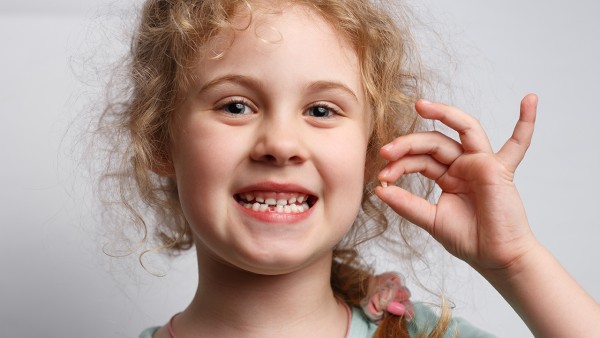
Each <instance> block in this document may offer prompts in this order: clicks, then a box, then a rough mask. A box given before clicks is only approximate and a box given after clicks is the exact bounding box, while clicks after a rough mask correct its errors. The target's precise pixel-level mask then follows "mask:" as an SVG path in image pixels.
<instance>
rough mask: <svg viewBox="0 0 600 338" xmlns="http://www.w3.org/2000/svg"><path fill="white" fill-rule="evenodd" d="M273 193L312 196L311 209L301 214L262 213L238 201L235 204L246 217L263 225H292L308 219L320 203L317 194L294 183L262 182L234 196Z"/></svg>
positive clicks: (245, 188) (244, 188) (241, 190)
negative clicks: (315, 205) (259, 192)
mask: <svg viewBox="0 0 600 338" xmlns="http://www.w3.org/2000/svg"><path fill="white" fill-rule="evenodd" d="M256 191H262V192H272V193H284V194H285V193H300V194H305V195H308V196H310V198H311V199H312V200H313V203H311V207H310V208H309V209H308V210H306V211H304V212H299V213H281V212H274V211H271V212H260V211H254V210H252V209H248V208H245V207H243V206H242V205H240V204H239V203H238V202H237V201H235V204H236V205H237V207H238V210H240V212H242V213H243V214H244V215H246V216H248V217H250V218H252V219H255V220H257V221H259V222H261V223H278V224H292V223H297V222H300V221H303V220H305V219H307V218H308V217H309V216H310V215H311V214H312V211H313V207H314V204H315V203H316V201H318V198H317V197H316V194H315V193H314V192H312V191H311V190H309V189H307V188H305V187H303V186H301V185H298V184H294V183H277V182H261V183H257V184H252V185H248V186H245V187H243V188H242V189H240V190H239V191H237V192H236V193H235V194H234V195H233V196H234V197H235V196H237V195H239V194H244V193H250V192H256Z"/></svg>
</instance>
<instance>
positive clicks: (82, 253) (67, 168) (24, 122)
mask: <svg viewBox="0 0 600 338" xmlns="http://www.w3.org/2000/svg"><path fill="white" fill-rule="evenodd" d="M117 3H118V6H120V7H125V8H126V7H127V6H128V5H127V3H128V2H126V1H120V2H116V1H115V4H117ZM115 4H112V5H111V4H110V2H109V1H108V0H96V1H88V2H82V1H75V0H73V1H70V2H69V1H64V2H63V3H62V4H61V2H60V1H52V2H42V1H34V0H29V1H20V2H18V3H16V2H13V1H11V2H10V3H9V1H8V0H1V1H0V42H1V44H0V46H1V47H0V49H1V50H2V52H1V53H0V76H1V77H0V114H1V117H2V119H1V122H0V144H1V145H2V148H1V149H2V156H0V158H1V165H0V186H1V187H2V189H1V190H0V225H1V228H0V229H1V230H2V232H1V234H0V328H1V330H2V331H0V332H1V333H0V335H1V336H3V337H41V336H47V337H91V338H94V337H98V338H100V337H137V334H138V333H139V331H141V330H142V329H143V328H144V327H147V326H150V325H157V324H162V323H163V322H164V321H165V320H167V318H169V317H170V316H171V315H172V314H173V313H175V312H177V311H179V310H181V309H182V308H183V307H184V306H185V305H186V302H187V301H188V300H189V299H190V297H191V294H192V293H193V291H194V286H195V281H196V276H195V274H196V272H195V267H194V257H193V256H191V255H188V256H184V257H181V258H179V259H178V261H177V262H176V263H175V264H174V265H173V267H172V268H171V269H170V270H168V275H167V277H164V278H157V277H153V276H150V275H148V274H147V273H146V272H144V270H143V269H141V268H140V267H139V266H137V265H136V262H135V258H133V259H125V260H119V259H110V258H108V257H106V256H105V255H104V254H103V253H102V252H101V250H100V247H101V245H102V240H101V238H99V237H98V236H97V234H96V230H95V229H97V228H98V227H100V225H99V224H98V222H97V221H96V218H94V217H92V215H94V214H96V215H97V212H96V211H94V210H93V207H91V205H92V204H91V202H90V199H89V192H90V190H91V189H90V187H89V183H88V182H86V181H85V179H84V178H82V177H81V168H80V167H79V166H78V165H77V163H75V161H74V160H76V156H74V155H73V154H72V152H73V149H74V147H73V145H74V144H75V143H76V139H74V136H75V135H76V132H73V130H74V129H75V130H76V129H77V128H78V125H77V124H75V125H73V126H71V128H70V129H69V126H70V125H71V123H72V122H73V121H74V119H75V117H76V116H77V115H78V114H80V113H81V111H84V110H86V109H87V108H85V107H86V106H87V105H89V104H90V97H97V93H98V91H99V90H101V88H100V87H101V86H100V85H99V83H97V80H95V76H96V74H95V73H93V72H92V71H90V72H89V73H87V74H86V66H87V63H86V58H87V57H89V56H91V55H92V54H94V53H99V52H103V53H106V54H107V55H110V54H114V53H116V52H118V50H116V49H115V50H112V49H110V48H108V49H106V48H104V47H106V46H112V45H111V44H107V41H112V40H111V39H112V37H111V34H113V33H114V31H112V30H110V29H109V27H113V23H114V24H115V25H120V20H119V19H114V18H112V17H111V15H110V14H107V13H118V10H115V9H108V8H109V6H113V7H112V8H114V6H115ZM418 6H419V7H418V11H421V12H423V13H424V17H425V18H426V19H425V20H424V21H425V24H426V25H428V26H430V27H433V28H434V29H435V30H437V31H438V32H439V33H440V34H441V37H440V39H441V41H444V43H445V44H446V47H441V48H439V47H438V46H436V45H435V44H436V41H435V40H432V42H431V45H429V48H426V49H425V51H426V52H427V51H428V50H429V52H435V51H437V52H440V51H442V52H448V53H449V54H450V55H451V56H452V57H453V61H452V62H447V63H446V64H444V63H440V65H442V66H440V68H441V69H440V71H442V73H445V74H448V79H449V81H450V82H451V86H452V88H453V95H452V96H451V99H452V101H451V102H450V103H453V104H456V105H458V106H460V107H461V108H463V109H465V110H467V111H469V112H471V113H473V114H474V115H475V116H477V117H478V118H480V120H481V121H482V123H483V124H484V126H485V127H486V128H487V130H488V132H489V136H490V137H491V139H492V141H493V144H494V145H495V146H496V148H497V147H498V146H500V145H501V144H502V142H503V140H504V139H505V138H506V137H508V136H509V135H510V132H511V130H512V126H513V124H514V122H515V121H516V118H517V114H518V105H519V100H520V99H521V97H523V96H524V95H525V94H527V93H528V92H536V93H538V94H539V96H540V104H539V117H538V124H537V129H536V134H535V136H534V142H533V146H532V148H531V149H530V151H529V153H528V156H527V158H526V160H525V162H524V163H523V165H522V167H521V168H520V170H519V172H518V175H517V182H518V186H519V188H520V191H521V194H522V197H523V200H524V202H525V205H526V207H527V210H528V215H529V218H530V222H531V225H532V227H533V230H534V232H535V233H536V235H537V236H538V238H539V239H540V240H541V241H542V242H543V243H544V244H545V245H546V246H547V247H548V248H549V249H550V250H551V251H552V252H553V253H554V254H555V255H556V256H557V257H558V259H559V260H560V261H561V262H562V263H563V264H564V265H565V266H566V267H567V269H568V270H569V271H570V272H571V273H572V274H573V275H574V276H575V278H576V279H577V280H578V281H579V282H580V283H581V284H582V285H583V286H584V288H586V289H587V290H588V291H589V292H590V293H591V294H592V296H593V297H594V298H595V299H596V300H597V301H598V300H600V267H599V263H598V261H599V260H600V249H599V248H598V243H599V242H600V220H599V218H598V213H597V211H598V202H600V200H599V198H598V197H597V196H598V192H599V191H600V180H598V179H597V177H598V173H600V156H599V155H600V150H599V149H598V147H599V146H600V133H599V132H598V130H597V129H598V125H599V124H600V108H598V104H597V101H598V96H599V94H598V93H599V92H600V85H599V84H598V78H600V64H599V61H598V60H600V21H599V20H598V17H600V4H598V3H595V2H592V1H583V0H578V1H571V2H569V3H568V4H567V2H566V1H557V2H547V1H541V0H537V1H516V0H508V1H502V2H487V1H486V2H483V1H480V2H477V1H465V0H455V1H451V2H450V1H439V0H428V1H425V2H420V3H419V5H418ZM113 19H114V20H113ZM99 27H102V28H99ZM117 31H118V30H117ZM107 36H108V37H107ZM96 39H100V40H101V41H103V43H104V44H105V45H103V46H104V47H103V48H101V49H99V50H98V49H97V47H95V46H97V42H96V41H97V40H96ZM438 42H439V41H438ZM115 46H118V44H115ZM442 54H443V53H442ZM442 54H440V53H438V54H437V56H436V57H435V58H434V59H439V57H440V55H442ZM90 64H92V65H93V62H91V61H90ZM450 65H451V66H450ZM449 66H450V67H449ZM74 73H75V74H78V75H77V76H75V75H74ZM82 74H83V75H82ZM82 80H85V81H86V83H85V84H84V83H82ZM447 275H448V276H447V285H446V289H447V292H448V294H449V296H450V297H451V298H452V299H453V300H454V301H455V303H456V306H457V308H456V310H455V313H456V314H458V315H461V316H464V317H467V318H468V319H469V320H470V321H472V322H473V323H474V324H475V325H477V326H480V327H482V328H484V329H486V330H488V331H491V332H494V333H496V334H497V335H499V336H501V337H528V336H531V334H530V333H528V331H527V329H526V327H525V326H524V325H523V324H522V322H521V321H520V320H519V318H518V317H517V316H516V315H515V314H514V312H513V311H512V310H511V309H510V307H509V306H508V305H507V304H506V302H505V301H504V300H503V299H502V298H501V297H500V296H499V295H498V294H497V293H496V292H495V291H494V290H493V289H492V288H491V287H490V286H489V285H488V284H487V282H485V281H484V280H483V279H481V278H480V277H479V276H478V275H477V274H475V273H473V272H471V271H470V270H469V269H468V268H466V267H465V266H464V264H461V263H456V265H455V267H453V268H452V269H451V271H450V272H449V273H447ZM532 287H535V286H532ZM548 297H553V295H548ZM564 311H569V309H564Z"/></svg>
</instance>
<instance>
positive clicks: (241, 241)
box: [171, 6, 369, 274]
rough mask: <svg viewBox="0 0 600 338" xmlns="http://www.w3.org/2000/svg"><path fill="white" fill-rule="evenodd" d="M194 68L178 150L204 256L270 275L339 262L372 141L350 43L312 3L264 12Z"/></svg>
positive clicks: (182, 193)
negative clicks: (336, 256)
mask: <svg viewBox="0 0 600 338" xmlns="http://www.w3.org/2000/svg"><path fill="white" fill-rule="evenodd" d="M236 20H237V21H238V22H237V23H238V24H239V26H241V27H244V24H245V23H247V22H248V18H247V17H240V18H238V19H236ZM234 26H238V25H237V24H236V21H235V20H234ZM221 38H222V37H221ZM192 71H193V72H194V75H195V77H196V82H195V87H194V88H193V89H192V90H191V91H190V92H189V95H188V96H187V97H186V99H185V102H184V104H183V105H182V107H181V108H180V109H179V111H178V113H177V114H176V116H175V117H174V119H173V127H174V129H173V130H174V136H173V142H172V147H171V152H172V159H173V165H174V168H175V176H176V180H177V186H178V189H179V197H180V201H181V204H182V207H183V211H184V214H185V216H186V218H187V220H188V222H189V224H190V226H191V229H192V232H193V234H194V238H195V243H196V245H197V246H198V250H199V252H200V254H203V255H205V256H208V257H209V258H212V259H216V260H218V261H220V262H224V263H227V264H230V265H233V266H236V267H238V268H241V269H244V270H247V271H251V272H254V273H261V274H279V273H286V272H291V271H295V270H298V269H301V268H303V267H306V266H309V265H311V264H314V263H316V262H325V260H331V253H332V249H333V247H334V246H335V245H336V243H338V242H339V241H340V239H341V238H342V237H343V235H344V234H345V233H346V232H347V231H348V229H349V228H350V226H351V225H352V223H353V221H354V220H355V218H356V215H357V213H358V210H359V207H360V202H361V195H362V190H363V184H364V177H363V175H364V167H365V154H366V149H367V142H368V137H369V117H368V114H367V112H368V105H367V104H366V98H365V95H364V90H363V87H362V81H361V74H360V69H359V63H358V58H357V55H356V53H355V52H354V51H353V49H352V48H351V46H350V45H349V44H348V43H347V42H346V41H345V40H344V39H342V38H341V37H340V36H339V35H338V34H336V32H335V31H334V30H333V29H332V27H331V26H330V25H329V24H328V23H327V22H326V21H324V20H323V19H322V18H320V17H319V16H318V15H316V14H315V13H313V12H310V11H309V10H307V9H305V8H303V7H298V6H294V7H290V8H285V9H284V10H283V12H282V13H279V14H266V13H263V12H261V11H260V10H256V11H255V12H254V14H253V20H252V24H251V25H250V27H248V28H247V29H245V30H243V31H236V33H235V40H234V42H233V44H232V45H231V47H230V48H228V49H227V50H226V53H225V54H224V57H222V58H220V59H210V58H199V61H198V62H197V64H196V65H195V68H194V69H193V70H192ZM276 205H279V206H276Z"/></svg>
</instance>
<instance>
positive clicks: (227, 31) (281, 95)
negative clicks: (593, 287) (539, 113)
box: [101, 0, 600, 338]
mask: <svg viewBox="0 0 600 338" xmlns="http://www.w3.org/2000/svg"><path fill="white" fill-rule="evenodd" d="M386 13H388V10H386V9H385V8H383V7H381V8H379V7H377V5H375V4H373V3H371V2H370V1H364V0H319V1H316V0H297V1H285V0H281V1H275V0H273V1H269V0H247V1H244V0H239V1H236V0H230V1H227V0H196V1H191V0H162V1H161V0H150V1H147V3H146V4H145V6H144V9H143V15H142V17H141V22H140V27H139V30H138V31H137V34H136V35H135V38H134V41H133V44H132V60H131V65H130V66H131V81H132V87H131V90H130V91H129V95H130V96H129V97H128V99H127V100H126V102H124V104H121V105H113V106H112V107H111V109H109V110H107V112H106V113H105V115H104V116H103V119H102V121H101V123H102V126H103V127H105V126H111V127H113V128H112V129H110V130H111V132H113V133H116V134H118V135H120V136H123V135H125V140H126V146H125V149H124V151H123V139H122V138H118V139H117V138H116V139H115V140H118V144H116V145H115V147H116V148H115V151H121V155H122V159H123V164H124V167H123V168H122V170H121V171H119V172H111V173H109V174H108V175H106V176H105V177H106V178H109V179H110V178H113V179H114V178H116V179H117V181H118V183H119V186H118V189H119V191H120V193H121V196H122V200H123V203H125V205H126V207H127V208H128V209H129V210H130V211H131V213H132V215H133V216H134V217H133V219H134V220H136V221H135V222H134V225H136V226H138V227H140V229H141V230H140V231H141V232H142V233H144V234H146V233H147V232H150V233H153V234H155V235H156V238H157V240H158V241H159V244H158V245H157V247H156V248H158V249H161V250H164V251H166V252H173V253H176V252H178V251H181V250H185V249H189V248H191V247H192V246H193V247H195V249H196V252H197V259H198V269H199V283H198V288H197V292H196V295H195V296H194V298H193V299H192V300H191V302H190V304H189V306H188V307H187V308H185V309H182V311H181V312H180V313H177V314H174V315H173V317H172V318H171V319H170V320H168V321H167V323H166V324H165V325H164V326H162V327H155V328H150V329H148V330H146V331H144V332H143V333H142V334H141V335H140V337H156V338H160V337H173V338H174V337H179V338H181V337H306V336H307V335H310V336H312V337H409V336H418V335H425V336H430V337H444V336H446V337H452V336H461V337H475V336H476V337H483V336H488V335H487V334H486V333H484V332H481V331H480V330H477V329H475V328H473V327H472V326H470V325H469V324H467V323H466V322H464V321H461V320H459V319H452V318H451V316H450V313H449V310H448V309H447V308H446V307H442V312H441V314H440V315H439V316H436V315H434V312H433V311H432V310H431V309H429V308H428V307H427V306H425V305H423V304H420V303H418V302H413V301H412V300H411V299H410V293H409V292H408V289H407V288H406V287H405V286H404V285H403V284H402V279H401V277H400V276H399V275H397V274H395V273H386V274H382V275H377V276H375V275H373V273H372V269H371V268H370V267H368V266H365V265H364V264H363V261H362V260H361V256H360V253H359V251H358V250H357V245H359V244H361V243H363V242H365V241H367V240H369V239H372V238H375V237H380V236H384V237H386V236H388V237H389V236H397V234H398V232H397V231H395V230H396V229H398V227H400V229H410V226H409V225H408V224H405V223H403V222H400V217H399V216H401V217H402V218H403V219H406V220H408V221H410V222H412V223H414V224H416V225H418V226H420V227H421V228H423V229H425V230H426V231H427V232H429V233H430V234H431V235H432V236H433V237H434V238H435V239H436V240H438V241H439V242H440V243H442V245H443V246H444V247H445V248H446V249H447V250H448V251H449V252H451V253H452V254H454V255H455V256H457V257H459V258H461V259H463V260H464V261H466V262H467V263H469V264H470V265H471V266H472V267H473V268H474V269H476V270H477V271H478V272H479V273H481V274H482V275H483V276H484V277H485V278H486V279H487V280H488V281H489V282H490V283H491V284H492V285H493V286H494V287H495V288H496V289H497V290H498V291H499V292H500V293H501V294H502V296H503V297H504V298H505V299H506V300H507V301H508V302H509V303H510V304H511V305H512V306H513V307H514V309H515V310H516V311H517V312H518V313H519V315H520V316H521V317H522V318H523V320H524V321H525V323H526V324H527V325H528V326H529V328H530V329H531V330H532V332H533V333H534V335H536V336H542V337H567V336H568V337H590V336H594V335H598V334H600V324H599V323H600V322H599V319H600V307H599V306H598V304H597V303H596V302H595V301H594V300H593V299H592V298H591V297H589V296H588V295H587V294H586V293H585V291H583V290H582V289H581V288H580V287H579V286H578V285H577V283H576V282H575V281H574V280H573V279H572V278H571V277H570V276H569V275H568V273H567V272H565V271H564V270H563V269H562V268H561V267H560V265H559V264H558V263H557V261H556V260H555V259H554V258H553V257H552V256H551V255H550V254H549V253H548V252H547V251H546V250H545V249H544V248H543V247H542V246H541V245H540V243H538V242H537V241H536V239H535V237H534V236H533V234H532V233H531V231H530V230H529V226H528V223H527V218H526V215H525V212H524V210H523V205H522V203H521V201H520V199H519V195H518V192H517V190H516V188H515V186H514V184H513V182H512V181H513V176H514V172H515V170H516V168H517V166H518V164H519V162H520V161H521V160H522V158H523V156H524V154H525V151H526V149H527V147H528V145H529V142H530V140H531V137H532V133H533V124H534V120H535V110H536V104H537V97H536V96H535V95H528V96H526V97H525V98H524V99H523V101H522V103H521V114H520V118H519V121H518V123H517V125H516V127H515V130H514V133H513V135H512V137H511V138H510V139H509V140H508V141H507V142H506V144H505V145H504V146H503V147H502V149H501V150H500V151H498V152H497V153H494V152H493V151H492V149H491V147H490V144H489V142H488V139H487V137H486V135H485V133H484V132H483V130H482V128H481V126H480V125H479V124H478V122H477V121H476V120H475V119H473V118H472V117H470V116H469V115H467V114H466V113H464V112H462V111H460V110H458V109H456V108H453V107H449V106H445V105H443V104H439V103H432V102H428V101H425V100H422V99H420V97H421V91H420V87H421V77H420V75H419V73H418V72H416V71H415V69H418V64H415V63H414V59H413V56H412V55H411V54H410V51H411V44H410V41H411V40H410V39H411V37H410V35H409V34H408V31H407V30H402V29H400V28H399V27H398V26H397V25H396V22H395V21H394V20H395V19H393V18H392V16H391V15H388V14H386ZM421 118H424V119H429V120H436V121H440V122H441V123H443V124H445V125H446V126H448V127H449V128H451V129H453V130H455V131H456V132H458V135H459V139H460V140H459V141H455V140H453V139H451V138H449V137H446V136H444V135H442V134H441V133H438V132H435V131H430V132H424V131H422V120H421ZM413 173H420V174H421V175H422V176H424V177H426V178H428V179H430V180H432V181H434V182H435V183H436V184H437V185H438V186H439V187H440V189H441V191H442V192H441V195H440V196H439V198H438V200H437V202H436V204H430V203H429V202H428V201H427V199H426V197H427V196H428V195H429V193H430V192H431V191H430V189H424V191H422V192H421V193H422V194H421V195H420V196H419V195H417V194H416V193H418V191H416V190H415V189H411V188H414V186H415V184H414V182H411V181H410V180H408V179H407V178H406V177H412V175H410V176H406V175H407V174H413ZM132 192H134V193H136V194H137V196H138V197H139V200H140V201H141V202H143V203H142V204H141V205H140V204H139V203H137V201H136V200H131V198H132V197H131V196H132V194H131V193H132ZM134 196H135V195H134ZM388 206H389V207H391V209H392V210H393V211H394V212H395V213H393V212H391V211H390V210H389V209H388ZM396 213H397V214H396ZM398 215H399V216H398ZM401 234H402V238H403V239H404V238H406V237H407V236H406V235H405V234H406V232H404V230H401ZM390 239H391V240H390V242H389V243H398V242H399V241H400V238H390ZM394 240H395V241H394ZM396 245H410V243H406V244H396ZM150 249H151V250H152V247H151V248H150ZM390 249H392V251H393V249H394V248H390ZM399 259H400V258H399ZM549 295H552V296H549Z"/></svg>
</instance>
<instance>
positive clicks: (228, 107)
mask: <svg viewBox="0 0 600 338" xmlns="http://www.w3.org/2000/svg"><path fill="white" fill-rule="evenodd" d="M221 109H222V110H224V111H225V112H226V113H229V114H232V115H245V114H250V113H252V109H250V107H248V105H246V104H245V103H243V102H230V103H227V104H225V105H223V107H222V108H221Z"/></svg>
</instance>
